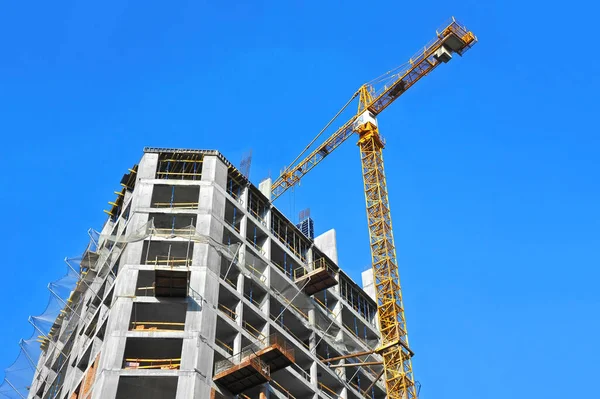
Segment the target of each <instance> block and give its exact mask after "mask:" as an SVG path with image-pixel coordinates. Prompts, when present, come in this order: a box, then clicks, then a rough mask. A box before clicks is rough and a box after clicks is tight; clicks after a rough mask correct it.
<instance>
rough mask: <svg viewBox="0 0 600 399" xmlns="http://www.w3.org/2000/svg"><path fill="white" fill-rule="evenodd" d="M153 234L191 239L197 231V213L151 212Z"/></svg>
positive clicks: (149, 216)
mask: <svg viewBox="0 0 600 399" xmlns="http://www.w3.org/2000/svg"><path fill="white" fill-rule="evenodd" d="M148 219H149V220H152V225H153V229H152V230H151V234H152V235H153V236H157V237H169V238H172V237H180V238H184V239H186V238H187V239H190V238H191V237H192V236H193V235H194V234H195V233H196V215H194V214H191V213H177V214H172V213H151V214H150V215H148Z"/></svg>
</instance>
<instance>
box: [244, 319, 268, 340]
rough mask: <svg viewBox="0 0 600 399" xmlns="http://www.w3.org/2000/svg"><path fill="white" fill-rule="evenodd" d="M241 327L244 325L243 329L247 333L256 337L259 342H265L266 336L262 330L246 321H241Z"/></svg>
mask: <svg viewBox="0 0 600 399" xmlns="http://www.w3.org/2000/svg"><path fill="white" fill-rule="evenodd" d="M242 327H244V330H246V331H247V332H248V334H250V335H251V336H252V337H254V338H255V339H257V340H258V341H260V342H261V343H263V344H266V343H267V337H266V336H265V335H264V334H263V333H262V331H260V330H259V329H257V328H256V327H254V326H253V325H252V324H250V323H248V322H247V321H243V322H242Z"/></svg>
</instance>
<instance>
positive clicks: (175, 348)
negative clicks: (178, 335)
mask: <svg viewBox="0 0 600 399" xmlns="http://www.w3.org/2000/svg"><path fill="white" fill-rule="evenodd" d="M182 346H183V340H182V339H175V338H127V342H126V343H125V354H124V357H123V368H124V369H136V370H179V366H180V364H181V348H182Z"/></svg>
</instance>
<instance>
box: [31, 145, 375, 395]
mask: <svg viewBox="0 0 600 399" xmlns="http://www.w3.org/2000/svg"><path fill="white" fill-rule="evenodd" d="M121 185H122V189H121V191H119V192H116V195H117V197H116V199H115V200H114V201H113V202H111V203H110V205H111V209H109V210H108V211H107V213H108V215H109V217H108V220H107V222H106V224H105V226H104V228H103V229H102V231H101V234H100V235H99V237H97V239H96V240H93V242H92V243H91V244H90V246H89V247H88V249H87V250H86V251H85V252H84V254H83V255H82V257H81V260H80V262H79V265H78V268H79V270H78V271H79V272H80V278H79V282H78V283H77V285H76V287H75V288H74V290H73V292H72V293H71V295H70V297H69V299H68V301H67V302H66V304H65V307H64V309H63V311H62V312H61V314H60V316H59V317H58V318H57V319H56V321H55V322H54V325H53V326H52V328H51V330H50V333H49V334H47V336H43V337H42V350H43V351H42V356H41V357H40V359H39V361H38V362H37V367H36V373H35V377H34V379H33V381H32V384H31V386H30V388H29V398H39V399H46V398H59V399H63V398H69V399H75V398H77V399H79V398H94V399H96V398H98V399H100V398H102V399H113V398H118V399H126V398H127V399H129V398H149V399H167V398H169V399H170V398H173V399H174V398H177V399H184V398H185V399H189V398H235V397H239V398H252V399H254V398H266V397H272V398H297V399H303V398H330V399H331V398H344V399H346V398H348V399H357V398H365V397H366V398H376V399H381V398H385V396H386V395H385V387H384V385H383V383H382V381H381V380H380V372H381V370H382V367H381V366H380V365H374V366H371V367H356V366H349V365H348V363H349V362H361V361H363V362H377V361H380V360H381V359H380V358H379V357H378V355H375V354H371V355H365V356H362V357H359V358H356V359H337V358H339V357H343V356H344V355H347V354H349V353H353V352H362V351H369V350H372V349H374V348H376V347H377V345H378V342H379V333H378V330H377V317H376V304H375V302H374V300H373V299H372V297H371V296H370V295H368V294H367V293H365V291H363V289H361V287H359V286H358V285H357V284H356V283H355V282H353V281H352V279H350V278H349V277H348V275H347V274H346V273H344V272H343V271H342V270H341V269H340V268H339V267H338V265H337V249H336V242H335V231H333V230H330V231H328V232H326V233H324V234H322V235H321V236H318V237H316V238H315V239H314V240H312V239H311V238H309V237H307V236H305V235H304V234H303V233H302V232H301V231H300V230H299V229H298V228H297V227H296V226H295V225H294V223H292V222H291V221H290V220H288V219H287V218H286V217H285V216H284V215H283V213H282V212H280V211H279V210H278V209H277V208H276V207H274V206H273V205H272V204H271V202H270V186H271V182H270V181H269V180H266V181H264V182H263V183H261V184H260V185H259V187H256V186H254V185H252V184H251V183H250V182H249V181H248V180H247V179H246V178H245V177H244V176H243V175H242V174H241V173H240V172H239V171H238V170H237V169H236V168H235V167H234V166H233V165H232V164H231V163H230V162H229V161H227V160H226V159H225V158H224V157H223V156H222V155H221V154H220V153H218V152H217V151H202V150H181V149H154V148H147V149H145V151H144V155H143V157H142V159H141V161H140V162H139V164H138V165H136V166H134V167H133V168H132V169H130V170H129V172H128V173H127V174H125V175H124V176H123V179H122V181H121Z"/></svg>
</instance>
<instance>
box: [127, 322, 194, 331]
mask: <svg viewBox="0 0 600 399" xmlns="http://www.w3.org/2000/svg"><path fill="white" fill-rule="evenodd" d="M184 328H185V323H175V322H167V321H132V322H131V328H130V330H137V331H183V330H184Z"/></svg>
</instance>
